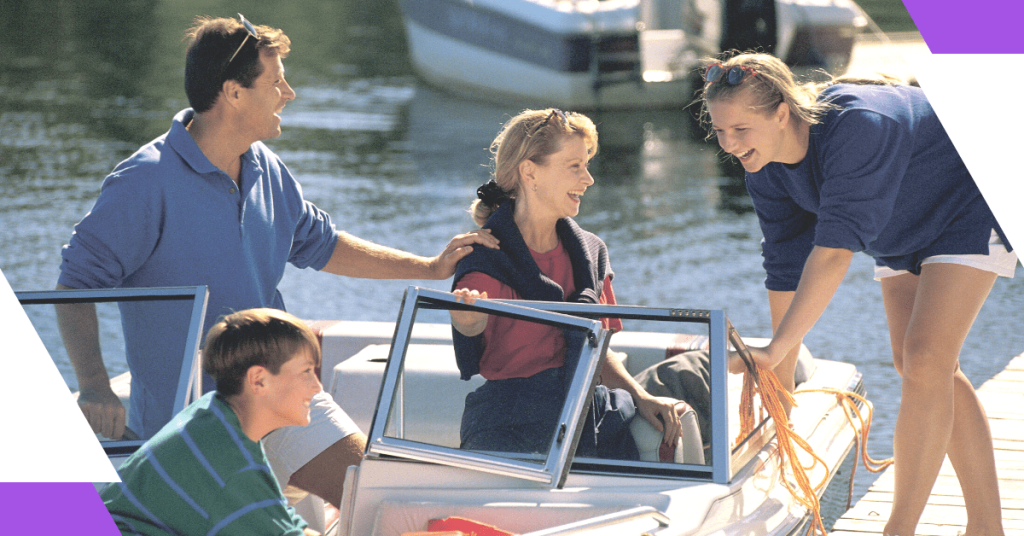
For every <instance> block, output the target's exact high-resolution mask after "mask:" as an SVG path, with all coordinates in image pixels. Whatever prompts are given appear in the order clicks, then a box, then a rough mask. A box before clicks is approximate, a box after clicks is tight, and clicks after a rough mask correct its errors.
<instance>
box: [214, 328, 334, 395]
mask: <svg viewBox="0 0 1024 536" xmlns="http://www.w3.org/2000/svg"><path fill="white" fill-rule="evenodd" d="M300 352H309V353H310V354H311V355H312V356H313V360H314V362H315V363H316V364H317V365H319V364H320V343H319V341H318V340H317V337H316V335H315V334H314V333H313V330H311V329H310V328H309V326H307V325H306V324H305V323H304V322H303V321H302V320H299V319H298V318H296V317H295V316H293V315H290V314H288V313H286V312H284V311H280V310H278V309H248V310H245V311H239V312H237V313H232V314H230V315H227V316H224V317H221V319H220V320H218V321H217V323H216V324H214V325H213V327H212V328H210V331H209V332H208V333H207V335H206V345H205V346H204V347H203V355H202V359H203V370H204V371H205V372H206V373H207V374H209V375H210V376H213V377H214V379H215V380H217V391H218V392H220V393H221V394H222V395H224V396H234V395H237V394H239V393H241V392H242V386H243V382H244V380H245V376H246V374H247V373H248V371H249V368H250V367H253V366H257V365H258V366H261V367H264V368H266V369H267V370H269V371H270V373H271V374H277V373H279V372H280V371H281V365H283V364H285V363H286V362H287V361H289V360H290V359H292V358H293V357H295V355H297V354H299V353H300Z"/></svg>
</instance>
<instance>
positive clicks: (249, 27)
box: [224, 13, 260, 69]
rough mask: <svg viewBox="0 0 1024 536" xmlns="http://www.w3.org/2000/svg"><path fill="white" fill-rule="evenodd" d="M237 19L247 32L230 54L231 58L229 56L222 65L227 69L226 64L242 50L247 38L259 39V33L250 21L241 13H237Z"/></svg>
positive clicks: (229, 63)
mask: <svg viewBox="0 0 1024 536" xmlns="http://www.w3.org/2000/svg"><path fill="white" fill-rule="evenodd" d="M238 20H240V21H242V26H243V27H245V31H246V32H248V34H247V35H246V36H245V39H242V42H241V43H240V44H239V45H238V48H236V49H235V53H234V54H232V55H231V58H229V59H228V62H227V63H226V64H225V65H224V68H225V69H227V68H228V65H231V62H232V61H234V60H235V56H237V55H238V53H239V52H241V51H242V47H244V46H245V43H246V41H248V40H249V37H252V38H253V39H254V40H255V41H259V40H260V34H259V33H257V32H256V28H255V27H254V26H253V25H252V23H251V22H249V21H247V20H245V17H243V16H242V14H241V13H239V14H238Z"/></svg>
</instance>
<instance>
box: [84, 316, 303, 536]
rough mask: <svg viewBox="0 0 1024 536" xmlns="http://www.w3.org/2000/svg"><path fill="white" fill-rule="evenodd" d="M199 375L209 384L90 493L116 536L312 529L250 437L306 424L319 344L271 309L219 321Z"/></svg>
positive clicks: (280, 532) (256, 439)
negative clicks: (211, 386) (111, 479)
mask: <svg viewBox="0 0 1024 536" xmlns="http://www.w3.org/2000/svg"><path fill="white" fill-rule="evenodd" d="M202 358H203V369H204V371H206V373H207V374H209V375H211V376H213V377H214V378H215V379H216V380H217V390H216V391H212V392H210V393H207V394H206V395H204V396H203V397H202V398H200V399H199V400H197V401H195V402H194V403H192V404H191V405H190V406H189V407H187V408H185V410H183V411H182V412H181V413H179V414H178V415H176V416H175V417H174V418H173V419H172V420H171V422H169V423H168V424H167V425H166V426H164V427H163V428H162V429H161V430H160V431H159V432H158V433H157V434H156V435H155V436H153V438H151V439H150V440H149V441H147V442H146V443H145V444H144V445H143V446H142V447H141V448H140V449H139V450H138V451H136V452H135V453H134V454H132V456H131V457H129V458H128V460H126V461H125V462H124V464H123V465H121V467H120V468H119V470H118V473H119V474H120V476H121V482H120V483H113V484H110V485H109V486H107V487H106V488H104V490H103V491H102V493H101V494H100V495H101V497H102V498H103V501H104V503H105V504H106V506H107V509H108V510H109V511H110V515H111V517H112V518H113V519H114V522H115V523H116V524H117V527H118V528H119V529H120V530H121V532H122V533H123V534H142V535H155V534H161V535H164V534H183V535H193V534H195V535H198V534H208V535H215V534H216V535H231V534H245V535H264V534H265V535H288V536H292V535H294V536H310V535H316V534H317V533H316V532H315V531H312V530H310V529H308V528H307V525H306V522H305V521H304V520H303V519H302V518H301V517H299V516H298V515H297V514H296V513H295V511H294V510H293V509H292V508H291V507H289V506H288V505H287V501H286V500H285V498H284V496H283V494H282V493H281V488H280V486H279V485H278V483H277V480H276V479H275V478H274V475H273V473H272V472H271V470H270V467H269V466H268V464H267V459H266V456H265V455H264V452H263V446H262V444H261V443H260V439H261V438H263V437H264V436H265V435H267V434H269V433H270V432H271V431H273V430H275V429H277V428H280V427H282V426H289V425H300V426H304V425H306V424H309V404H310V400H311V399H312V398H313V395H315V394H316V393H318V392H319V391H320V389H321V385H320V381H319V379H318V378H317V375H316V371H315V369H316V367H317V366H318V365H319V363H320V346H319V343H318V342H317V338H316V336H315V335H314V334H313V332H312V331H311V330H310V329H309V327H307V326H306V325H305V324H304V323H303V322H302V321H301V320H299V319H298V318H295V317H294V316H292V315H290V314H288V313H285V312H283V311H279V310H276V309H250V310H246V311H240V312H237V313H234V314H231V315H228V316H225V317H223V318H222V319H220V320H219V321H218V322H217V323H216V324H214V326H213V327H212V328H210V331H209V333H208V334H207V337H206V345H205V347H204V349H203V354H202Z"/></svg>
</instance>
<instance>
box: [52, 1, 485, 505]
mask: <svg viewBox="0 0 1024 536" xmlns="http://www.w3.org/2000/svg"><path fill="white" fill-rule="evenodd" d="M189 37H190V42H189V45H188V52H187V55H186V64H185V90H186V94H187V96H188V99H189V104H190V105H191V108H189V109H186V110H183V111H181V112H179V113H178V114H177V115H176V116H175V117H174V120H173V121H172V123H171V128H170V130H169V131H168V132H167V133H166V134H164V135H162V136H160V137H159V138H157V139H155V140H153V141H152V142H150V143H149V144H147V145H145V146H143V147H142V148H141V149H139V150H138V151H137V152H136V153H135V154H134V155H132V156H131V157H130V158H128V159H127V160H125V161H124V162H122V163H120V164H118V166H117V167H116V168H115V169H114V170H113V172H112V173H111V174H110V175H109V176H108V177H107V178H106V180H105V181H104V183H103V187H102V190H101V192H100V195H99V198H98V199H97V201H96V204H95V205H94V206H93V209H92V211H91V212H89V213H88V214H86V216H85V217H84V218H83V219H82V221H81V222H79V223H78V225H76V226H75V231H74V233H73V234H72V236H71V240H70V241H69V243H68V245H67V246H65V247H64V249H63V251H62V257H63V262H62V264H61V273H60V276H59V278H58V288H115V287H163V286H191V285H207V286H208V287H209V291H210V297H209V304H208V308H207V315H206V322H205V325H204V330H205V329H208V328H209V327H210V326H211V325H212V324H213V323H214V322H215V321H216V319H217V318H218V317H220V316H222V315H225V314H228V313H231V312H234V311H238V310H242V309H249V308H256V307H273V308H278V309H284V303H283V301H282V299H281V294H280V293H279V292H278V290H277V284H278V282H279V281H280V280H281V277H282V276H283V274H284V269H285V266H286V264H287V263H292V264H294V265H295V266H298V267H300V268H306V267H310V268H313V269H316V270H323V271H326V272H329V273H333V274H338V275H345V276H351V277H366V278H377V279H445V278H448V277H450V276H451V275H452V273H454V269H455V264H456V263H457V262H458V261H459V259H461V258H462V257H464V256H465V255H466V254H468V253H469V252H470V251H471V250H472V245H473V244H478V245H483V246H487V247H496V245H497V240H496V239H494V238H493V237H492V236H490V234H488V233H486V232H478V231H475V232H472V233H467V234H464V235H459V236H456V237H455V238H454V239H452V241H451V242H450V243H449V244H448V245H447V247H446V248H445V249H444V250H443V251H442V252H441V253H440V254H439V255H437V256H436V257H430V258H427V257H420V256H417V255H413V254H410V253H406V252H403V251H398V250H394V249H391V248H387V247H384V246H380V245H377V244H373V243H370V242H367V241H364V240H361V239H359V238H356V237H354V236H352V235H349V234H347V233H345V232H343V231H337V230H336V229H335V226H334V224H333V223H332V221H331V218H330V216H329V215H328V214H327V213H326V212H324V211H322V210H320V209H319V208H317V207H316V206H314V205H313V204H312V203H310V202H308V201H306V200H305V199H303V197H302V190H301V188H300V186H299V184H298V182H297V181H296V180H295V178H294V177H293V176H292V175H291V173H290V172H289V170H288V169H287V168H286V167H285V165H284V163H283V162H282V161H281V160H280V158H278V156H277V155H275V154H274V153H273V152H272V151H271V150H270V149H269V148H267V146H266V145H264V144H263V143H262V140H265V139H271V138H276V137H277V136H279V135H280V134H281V126H280V121H281V119H280V117H279V116H278V114H279V113H280V112H281V111H282V110H283V109H284V107H285V105H286V104H287V103H288V102H289V101H291V100H292V99H294V98H295V92H294V91H293V90H292V88H291V86H289V85H288V82H287V81H286V80H285V77H284V66H283V64H282V59H283V58H285V57H287V55H288V52H289V50H290V40H289V39H288V37H287V36H286V35H285V34H284V33H283V32H282V31H281V30H279V29H274V28H270V27H267V26H253V25H252V24H250V23H249V22H248V21H246V20H245V19H244V18H242V17H241V15H239V20H235V19H209V18H200V19H197V21H196V25H195V26H194V27H193V28H192V29H191V30H190V33H189ZM121 313H122V314H121V316H122V319H123V320H122V322H123V326H124V331H125V344H126V351H127V360H128V364H129V366H130V368H131V371H132V376H133V381H132V390H131V407H132V413H131V415H130V416H129V418H130V422H128V423H127V426H128V428H129V429H130V430H132V431H134V432H136V433H137V434H139V435H140V436H141V437H144V438H146V437H150V436H151V435H152V434H154V433H156V431H158V430H159V429H160V428H161V427H162V426H163V425H164V424H165V423H167V422H168V421H169V420H170V418H171V411H172V410H171V401H172V400H173V395H172V393H173V390H174V388H175V384H176V382H177V378H178V372H179V368H180V356H181V355H182V353H183V351H184V348H183V347H175V346H174V345H172V344H169V343H168V342H167V341H169V340H170V338H169V334H168V333H164V330H166V329H167V328H166V326H168V325H171V324H173V322H169V321H168V318H167V312H166V309H161V310H159V311H157V310H153V309H151V308H150V306H149V305H147V304H142V303H126V304H123V305H122V306H121ZM58 315H59V322H60V325H61V332H62V335H63V338H64V341H65V345H66V347H67V349H68V354H69V356H70V358H71V361H72V364H73V365H74V368H75V373H76V376H77V378H78V383H79V389H80V397H79V406H80V407H81V409H82V411H83V413H84V414H85V416H86V417H87V419H88V420H89V422H90V424H91V425H92V426H93V429H94V430H95V431H96V432H97V433H99V434H102V435H103V436H105V437H110V438H120V437H122V435H123V434H124V430H125V425H126V423H125V410H124V407H123V406H122V404H121V403H120V401H119V400H118V399H117V397H116V396H115V395H114V393H113V392H112V391H111V389H110V385H109V377H108V375H107V372H106V369H105V367H104V365H103V359H102V355H101V353H100V346H99V342H98V335H97V328H96V325H97V320H96V312H95V308H94V307H91V306H88V305H83V306H77V305H76V306H63V307H61V308H60V309H59V311H58ZM175 356H178V357H175ZM214 387H215V386H214V382H213V381H212V379H211V378H209V377H207V378H205V379H204V388H205V389H207V390H211V389H213V388H214ZM311 413H312V421H313V422H312V424H311V425H310V426H308V427H304V428H298V429H293V428H286V429H282V430H279V431H278V432H275V433H274V434H271V435H270V436H268V438H267V440H266V447H267V452H268V457H269V458H270V460H271V464H272V465H274V467H275V471H277V474H278V477H279V478H281V479H282V480H283V482H282V483H291V484H293V485H296V486H297V487H299V488H301V489H304V490H306V491H309V492H312V493H315V494H317V495H319V496H320V497H322V498H324V499H326V500H328V501H330V502H332V503H334V504H335V505H337V503H338V502H339V501H340V499H341V489H342V482H343V480H344V468H345V467H347V466H348V465H352V464H355V463H358V461H359V459H360V456H361V454H362V451H363V448H364V446H365V440H366V438H365V436H364V435H363V434H362V433H360V432H359V430H358V428H357V427H356V426H355V425H354V423H352V421H351V419H349V418H348V416H347V415H345V414H344V412H343V411H341V409H340V408H338V406H337V405H336V404H334V402H333V400H331V397H330V396H329V395H328V394H326V393H323V392H321V393H320V394H318V396H317V397H316V399H315V400H314V404H313V408H312V411H311ZM296 430H298V431H296ZM296 434H298V435H296Z"/></svg>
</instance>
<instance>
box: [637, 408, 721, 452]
mask: <svg viewBox="0 0 1024 536" xmlns="http://www.w3.org/2000/svg"><path fill="white" fill-rule="evenodd" d="M679 422H680V423H681V424H682V438H681V439H680V440H679V442H678V443H676V449H675V452H673V454H672V459H670V460H665V459H662V457H661V443H662V439H663V438H664V433H662V432H659V431H658V430H657V429H656V428H654V425H652V424H651V423H649V422H647V419H645V418H643V417H641V416H639V415H637V416H636V417H634V418H633V420H632V421H630V423H629V430H630V432H632V433H633V440H634V441H636V447H637V449H638V450H639V451H640V460H641V461H645V462H658V461H669V462H674V463H691V464H696V465H704V443H703V439H702V437H701V434H700V426H698V425H697V413H696V412H695V411H693V408H691V407H689V406H686V411H684V412H683V413H682V414H680V415H679Z"/></svg>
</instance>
